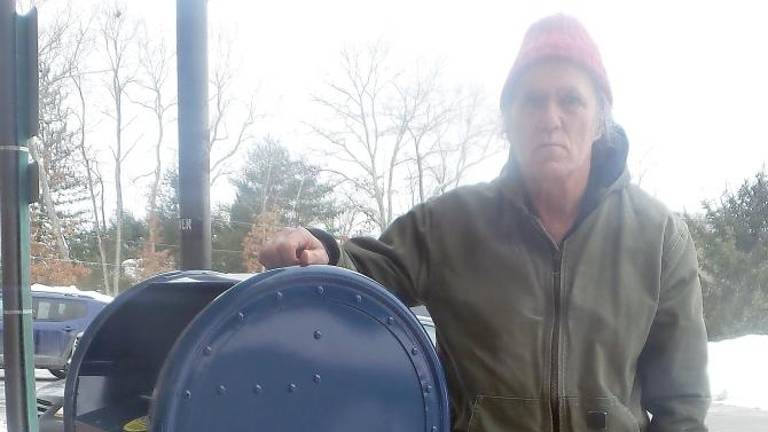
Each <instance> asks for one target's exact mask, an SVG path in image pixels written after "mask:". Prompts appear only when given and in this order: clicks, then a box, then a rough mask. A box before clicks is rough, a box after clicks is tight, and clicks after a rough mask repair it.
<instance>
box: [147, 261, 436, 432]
mask: <svg viewBox="0 0 768 432" xmlns="http://www.w3.org/2000/svg"><path fill="white" fill-rule="evenodd" d="M151 417H152V429H153V430H158V431H159V430H164V431H177V430H178V431H180V430H184V431H213V430H222V431H224V430H227V431H231V430H246V429H251V430H253V429H254V428H255V427H257V426H258V429H259V430H270V431H272V430H275V431H276V430H280V431H286V432H288V431H306V430H312V431H317V432H323V431H329V432H330V431H335V432H338V431H353V430H354V431H357V430H366V431H373V432H375V431H382V432H383V431H392V430H402V431H428V432H436V431H447V430H448V425H449V420H448V419H449V413H448V397H447V388H446V384H445V381H444V377H443V372H442V369H441V367H440V363H439V361H438V358H437V355H436V353H435V350H434V348H433V346H432V344H431V341H430V339H429V337H428V335H427V334H426V333H425V331H424V329H423V328H422V327H421V324H419V322H418V320H417V319H416V317H415V316H414V315H413V313H412V312H411V311H410V310H409V309H408V308H407V307H406V306H405V305H403V304H402V303H401V302H400V301H399V300H397V298H395V297H394V296H393V295H392V294H391V293H389V292H388V291H386V290H385V289H384V288H383V287H382V286H380V285H379V284H377V283H376V282H374V281H372V280H371V279H368V278H366V277H364V276H361V275H359V274H356V273H353V272H350V271H347V270H343V269H339V268H335V267H327V266H313V267H308V268H291V269H282V270H276V271H271V272H267V273H263V274H260V275H257V276H254V277H252V278H250V279H248V280H246V281H243V282H241V283H240V284H238V285H236V286H235V287H233V288H231V289H230V290H229V291H227V292H226V293H225V294H223V295H222V296H220V297H219V298H217V299H216V300H215V301H214V302H213V303H211V304H210V305H209V306H208V307H207V308H206V309H205V310H204V311H203V312H201V313H200V314H199V315H198V316H197V318H196V319H195V320H194V321H193V322H192V323H191V324H190V326H189V327H188V328H187V329H186V331H185V332H184V334H183V335H182V336H181V337H180V338H179V340H178V342H177V344H176V346H175V347H174V349H173V351H172V352H171V354H170V355H169V357H168V360H167V361H166V363H165V365H164V368H163V371H162V373H161V376H160V379H159V380H158V384H157V387H156V389H155V394H154V396H153V412H152V415H151Z"/></svg>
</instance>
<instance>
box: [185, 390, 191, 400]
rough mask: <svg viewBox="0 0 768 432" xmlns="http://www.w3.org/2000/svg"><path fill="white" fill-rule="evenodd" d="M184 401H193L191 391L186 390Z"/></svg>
mask: <svg viewBox="0 0 768 432" xmlns="http://www.w3.org/2000/svg"><path fill="white" fill-rule="evenodd" d="M184 399H192V392H191V391H189V390H186V391H185V392H184Z"/></svg>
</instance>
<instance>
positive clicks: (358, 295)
mask: <svg viewBox="0 0 768 432" xmlns="http://www.w3.org/2000/svg"><path fill="white" fill-rule="evenodd" d="M355 302H357V303H362V302H363V296H361V295H360V294H357V295H356V296H355Z"/></svg>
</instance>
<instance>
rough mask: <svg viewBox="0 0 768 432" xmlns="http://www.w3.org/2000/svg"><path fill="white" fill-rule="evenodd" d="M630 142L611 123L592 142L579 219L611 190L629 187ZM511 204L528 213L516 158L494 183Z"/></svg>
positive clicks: (528, 209) (615, 125) (511, 159)
mask: <svg viewBox="0 0 768 432" xmlns="http://www.w3.org/2000/svg"><path fill="white" fill-rule="evenodd" d="M628 154H629V140H628V139H627V135H626V133H625V132H624V129H623V128H622V127H621V126H619V125H617V124H615V123H614V124H613V125H612V126H611V127H610V128H609V129H608V132H607V133H605V134H603V136H602V137H600V139H598V140H597V141H595V143H594V144H593V147H592V164H591V166H592V168H591V171H590V173H589V182H588V184H587V190H586V192H585V194H584V197H583V198H582V204H581V216H582V217H585V216H586V215H588V214H589V213H591V212H592V210H594V209H595V208H597V207H598V206H599V205H600V203H601V202H602V201H603V200H604V199H605V198H606V197H607V196H608V195H609V194H610V193H611V192H613V191H615V190H620V189H623V188H624V187H626V186H627V185H629V181H630V175H629V171H628V170H627V155H628ZM494 183H497V184H498V185H499V187H500V188H501V190H502V192H503V193H504V194H505V195H506V196H507V197H508V198H509V199H511V201H512V202H513V203H514V204H516V205H518V206H520V207H523V208H524V209H525V210H526V211H529V212H531V213H534V212H533V211H531V206H530V205H529V199H528V194H527V192H526V190H525V185H524V184H523V181H522V179H521V178H520V169H519V167H518V165H517V160H516V159H515V158H510V160H509V162H507V164H506V165H505V166H504V168H503V169H502V171H501V175H500V176H499V177H498V178H497V179H496V180H495V181H494Z"/></svg>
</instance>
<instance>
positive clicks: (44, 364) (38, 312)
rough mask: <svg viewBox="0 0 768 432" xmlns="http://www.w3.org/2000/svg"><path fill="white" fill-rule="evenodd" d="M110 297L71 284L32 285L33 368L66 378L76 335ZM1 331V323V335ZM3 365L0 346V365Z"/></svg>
mask: <svg viewBox="0 0 768 432" xmlns="http://www.w3.org/2000/svg"><path fill="white" fill-rule="evenodd" d="M111 300H112V298H111V297H109V296H105V295H103V294H100V293H97V292H94V291H80V290H78V289H76V288H74V287H71V288H67V287H48V286H44V285H37V284H36V285H33V286H32V318H33V332H34V341H35V368H36V369H48V370H49V371H50V372H51V373H52V374H53V375H54V376H55V377H57V378H59V379H63V378H65V377H66V376H67V369H68V368H69V363H70V361H71V360H72V354H73V353H74V351H75V347H76V346H77V341H78V339H79V337H80V336H82V334H83V331H84V330H85V328H86V327H88V324H90V323H91V321H93V319H94V318H95V317H96V315H97V314H98V313H99V312H100V311H101V310H102V309H104V307H105V306H106V305H107V304H108V303H109V302H110V301H111ZM0 306H2V297H0ZM2 331H3V328H2V322H0V337H2ZM4 366H5V361H4V356H3V350H2V346H0V367H4Z"/></svg>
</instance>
